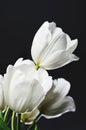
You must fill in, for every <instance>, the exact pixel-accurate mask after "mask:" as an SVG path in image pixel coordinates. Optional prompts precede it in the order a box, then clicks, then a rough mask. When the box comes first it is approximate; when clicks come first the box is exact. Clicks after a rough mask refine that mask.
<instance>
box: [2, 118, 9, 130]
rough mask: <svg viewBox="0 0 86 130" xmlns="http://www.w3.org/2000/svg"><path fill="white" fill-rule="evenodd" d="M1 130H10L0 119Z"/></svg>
mask: <svg viewBox="0 0 86 130" xmlns="http://www.w3.org/2000/svg"><path fill="white" fill-rule="evenodd" d="M0 130H10V129H9V128H8V127H7V125H6V123H5V122H4V121H3V120H2V119H1V118H0Z"/></svg>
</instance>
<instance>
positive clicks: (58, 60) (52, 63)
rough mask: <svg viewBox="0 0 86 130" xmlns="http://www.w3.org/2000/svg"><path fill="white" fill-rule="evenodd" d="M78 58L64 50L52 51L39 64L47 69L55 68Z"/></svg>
mask: <svg viewBox="0 0 86 130" xmlns="http://www.w3.org/2000/svg"><path fill="white" fill-rule="evenodd" d="M77 60H79V58H78V57H77V56H75V55H74V54H72V53H68V52H66V51H57V52H53V53H52V55H50V56H49V57H48V58H46V59H45V60H44V61H43V63H41V64H40V66H42V67H44V68H46V69H47V70H52V69H57V68H60V67H63V66H64V65H67V64H69V63H71V62H73V61H77Z"/></svg>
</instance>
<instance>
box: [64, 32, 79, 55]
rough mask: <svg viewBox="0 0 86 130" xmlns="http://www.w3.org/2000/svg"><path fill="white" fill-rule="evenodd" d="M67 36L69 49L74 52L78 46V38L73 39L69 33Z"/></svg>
mask: <svg viewBox="0 0 86 130" xmlns="http://www.w3.org/2000/svg"><path fill="white" fill-rule="evenodd" d="M66 37H67V50H68V51H69V52H70V53H72V52H74V50H75V49H76V48H77V46H78V39H75V40H71V39H70V37H69V36H68V35H66Z"/></svg>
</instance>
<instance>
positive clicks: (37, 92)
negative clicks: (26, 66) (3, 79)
mask: <svg viewBox="0 0 86 130" xmlns="http://www.w3.org/2000/svg"><path fill="white" fill-rule="evenodd" d="M24 78H25V76H24V75H23V74H22V72H20V71H16V72H15V73H14V75H13V77H12V79H11V84H9V88H8V86H7V88H6V86H5V97H7V98H6V103H7V104H8V106H9V107H10V108H11V109H12V110H15V111H17V112H25V111H26V110H28V111H32V110H33V109H35V107H37V106H38V105H39V104H40V102H42V101H43V99H44V97H45V95H44V91H43V88H42V87H41V85H40V84H39V82H38V81H37V80H33V81H32V82H30V81H27V82H26V81H24ZM17 79H18V80H17ZM15 81H16V82H15ZM8 90H9V91H8Z"/></svg>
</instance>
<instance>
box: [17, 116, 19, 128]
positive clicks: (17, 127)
mask: <svg viewBox="0 0 86 130" xmlns="http://www.w3.org/2000/svg"><path fill="white" fill-rule="evenodd" d="M18 129H19V115H18V114H17V120H16V130H18Z"/></svg>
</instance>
